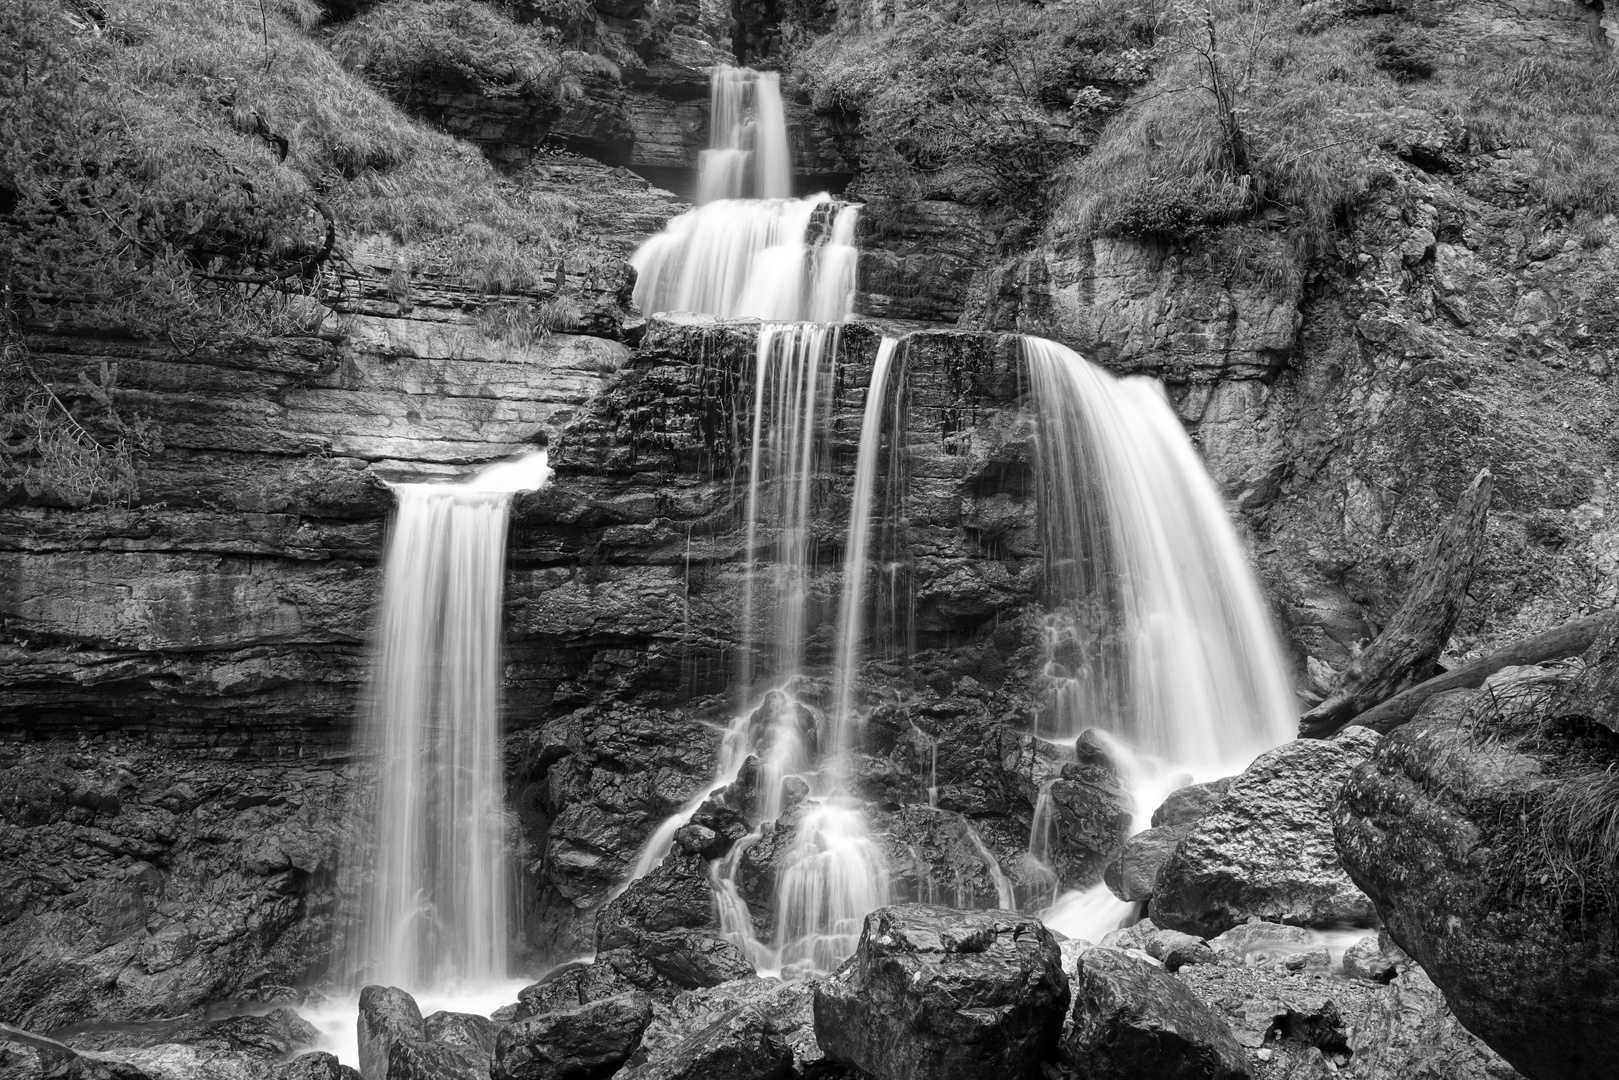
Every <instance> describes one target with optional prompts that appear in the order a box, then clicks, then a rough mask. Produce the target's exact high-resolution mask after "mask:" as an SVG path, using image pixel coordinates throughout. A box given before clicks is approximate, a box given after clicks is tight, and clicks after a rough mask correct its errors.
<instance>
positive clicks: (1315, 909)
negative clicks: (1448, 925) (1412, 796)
mask: <svg viewBox="0 0 1619 1080" xmlns="http://www.w3.org/2000/svg"><path fill="white" fill-rule="evenodd" d="M1377 738H1378V737H1377V735H1376V734H1374V733H1372V732H1370V731H1366V730H1365V729H1363V728H1350V729H1349V730H1348V731H1346V732H1344V733H1343V734H1342V735H1340V736H1339V737H1338V738H1336V739H1333V740H1330V741H1327V740H1317V739H1300V740H1297V741H1295V742H1290V743H1285V744H1283V745H1282V746H1279V747H1277V748H1276V749H1274V750H1271V751H1269V752H1268V753H1265V754H1262V755H1260V757H1259V758H1258V759H1257V760H1255V761H1254V763H1253V764H1252V765H1250V766H1248V768H1247V769H1246V770H1245V771H1244V772H1243V773H1242V775H1241V776H1238V777H1236V778H1235V779H1233V780H1232V782H1231V786H1230V787H1229V788H1227V789H1226V793H1225V794H1224V795H1223V796H1222V797H1221V798H1220V801H1219V802H1218V803H1216V804H1215V806H1214V808H1213V809H1212V810H1210V811H1208V812H1207V813H1205V814H1203V816H1202V817H1201V818H1199V819H1198V821H1197V824H1196V825H1195V826H1193V828H1192V831H1191V832H1189V833H1188V834H1187V835H1186V836H1185V837H1183V838H1182V839H1181V841H1180V843H1179V844H1177V845H1176V846H1175V852H1174V854H1173V855H1172V856H1170V858H1169V860H1168V861H1167V862H1166V863H1165V864H1164V867H1163V870H1162V871H1161V872H1160V874H1159V875H1158V881H1157V885H1156V887H1155V889H1154V891H1153V897H1152V903H1151V906H1150V908H1149V912H1150V914H1151V916H1152V921H1153V922H1155V923H1157V924H1158V925H1159V926H1161V927H1165V928H1168V929H1172V930H1181V931H1184V932H1185V933H1188V934H1197V935H1198V936H1200V937H1205V938H1211V937H1214V936H1215V935H1217V934H1220V933H1223V932H1224V931H1226V930H1229V929H1230V928H1231V927H1233V926H1237V925H1239V924H1240V923H1243V922H1245V921H1247V920H1248V919H1249V918H1250V917H1252V916H1259V917H1260V918H1263V919H1269V920H1273V921H1276V922H1285V923H1292V924H1294V925H1297V926H1337V925H1341V924H1344V923H1349V924H1352V925H1363V926H1364V925H1370V922H1371V919H1372V905H1371V901H1370V900H1369V899H1367V897H1366V895H1365V894H1364V893H1362V892H1361V891H1360V890H1359V889H1358V888H1356V887H1355V884H1354V883H1353V882H1352V881H1350V880H1349V876H1348V875H1347V874H1346V873H1345V872H1344V868H1343V866H1342V864H1341V863H1340V862H1339V860H1338V852H1337V849H1336V848H1335V847H1334V845H1333V837H1332V805H1333V802H1334V800H1336V799H1337V797H1338V791H1339V789H1340V788H1341V787H1342V786H1343V782H1344V780H1345V778H1347V777H1348V775H1349V772H1350V770H1351V769H1353V768H1354V767H1355V766H1356V765H1358V764H1360V763H1361V762H1362V761H1364V760H1365V759H1366V756H1367V755H1368V754H1369V753H1370V752H1371V749H1372V747H1373V746H1375V745H1376V743H1377Z"/></svg>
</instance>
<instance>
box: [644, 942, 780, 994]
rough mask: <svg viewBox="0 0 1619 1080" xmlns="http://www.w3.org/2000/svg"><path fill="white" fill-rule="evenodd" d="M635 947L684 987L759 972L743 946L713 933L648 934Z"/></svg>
mask: <svg viewBox="0 0 1619 1080" xmlns="http://www.w3.org/2000/svg"><path fill="white" fill-rule="evenodd" d="M634 951H635V952H637V953H638V954H639V955H641V956H643V957H645V958H646V961H647V963H648V964H650V965H651V967H652V970H653V971H655V972H657V973H658V974H659V975H660V976H662V977H663V978H664V979H666V980H668V981H669V983H670V985H672V986H678V987H680V988H681V989H683V990H695V989H698V988H699V987H705V986H719V985H721V984H722V983H728V982H731V981H732V980H733V979H746V978H750V977H751V976H753V975H754V974H756V972H755V970H754V967H753V965H752V964H751V963H749V961H748V958H747V957H746V956H745V955H743V952H742V950H741V949H739V948H738V947H737V946H736V945H735V944H733V943H732V942H730V941H727V940H726V939H724V938H721V937H716V936H714V935H712V934H699V933H692V932H690V931H686V930H673V931H669V932H667V933H663V934H648V935H646V936H645V937H644V938H642V939H641V940H640V942H638V943H637V944H636V945H635V946H634Z"/></svg>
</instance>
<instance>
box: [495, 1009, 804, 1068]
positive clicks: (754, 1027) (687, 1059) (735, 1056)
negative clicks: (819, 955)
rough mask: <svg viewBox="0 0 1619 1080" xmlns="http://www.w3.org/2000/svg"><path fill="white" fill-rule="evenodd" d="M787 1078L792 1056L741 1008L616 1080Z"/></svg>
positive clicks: (763, 1020) (763, 1016)
mask: <svg viewBox="0 0 1619 1080" xmlns="http://www.w3.org/2000/svg"><path fill="white" fill-rule="evenodd" d="M792 1072H793V1051H792V1049H791V1048H790V1047H789V1046H788V1045H787V1041H786V1039H784V1038H783V1036H782V1033H781V1032H780V1031H779V1030H778V1027H777V1025H776V1024H775V1023H773V1022H772V1020H771V1017H770V1016H769V1014H768V1013H767V1012H766V1011H765V1010H764V1009H763V1008H761V1007H760V1006H758V1005H743V1006H739V1007H737V1008H734V1009H729V1010H726V1011H725V1012H724V1013H722V1014H721V1015H720V1016H719V1017H718V1018H717V1019H714V1020H712V1021H711V1022H709V1023H708V1024H707V1025H705V1026H703V1027H700V1028H698V1029H697V1030H695V1031H693V1032H691V1033H690V1034H689V1035H687V1036H686V1037H685V1038H684V1039H681V1040H679V1041H678V1042H674V1043H672V1044H668V1045H665V1046H662V1047H660V1048H659V1049H658V1050H657V1051H656V1052H655V1053H653V1054H651V1055H649V1056H648V1057H647V1059H646V1060H645V1061H642V1062H641V1063H639V1064H637V1065H634V1066H632V1067H631V1068H628V1069H625V1070H624V1071H623V1072H621V1073H619V1074H618V1080H785V1078H786V1077H788V1076H790V1075H792ZM496 1080H500V1078H499V1077H496Z"/></svg>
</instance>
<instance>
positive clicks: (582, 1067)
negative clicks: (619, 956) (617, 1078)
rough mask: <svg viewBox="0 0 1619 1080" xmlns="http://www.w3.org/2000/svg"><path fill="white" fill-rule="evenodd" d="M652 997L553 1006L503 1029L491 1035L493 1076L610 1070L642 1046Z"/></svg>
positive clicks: (532, 1077)
mask: <svg viewBox="0 0 1619 1080" xmlns="http://www.w3.org/2000/svg"><path fill="white" fill-rule="evenodd" d="M651 1022H652V1000H651V999H650V998H648V997H647V996H645V995H644V994H619V995H617V996H615V997H609V998H603V999H602V1000H600V1001H592V1002H590V1003H588V1004H585V1005H580V1006H578V1007H577V1008H573V1009H558V1010H555V1011H552V1012H547V1013H543V1014H541V1015H540V1016H536V1017H532V1018H530V1019H528V1020H522V1021H519V1022H518V1023H515V1024H511V1025H509V1026H507V1027H505V1028H502V1029H501V1031H500V1033H499V1035H498V1036H496V1040H495V1054H494V1064H493V1067H492V1068H491V1069H490V1076H491V1077H492V1078H493V1080H564V1078H566V1077H585V1076H593V1075H600V1074H606V1073H610V1072H612V1071H613V1070H614V1069H616V1068H617V1067H618V1066H619V1065H622V1064H623V1063H624V1062H626V1061H628V1060H629V1058H630V1055H631V1054H633V1053H635V1050H636V1048H637V1047H639V1046H640V1045H641V1033H642V1032H644V1031H645V1030H646V1027H647V1025H648V1024H650V1023H651Z"/></svg>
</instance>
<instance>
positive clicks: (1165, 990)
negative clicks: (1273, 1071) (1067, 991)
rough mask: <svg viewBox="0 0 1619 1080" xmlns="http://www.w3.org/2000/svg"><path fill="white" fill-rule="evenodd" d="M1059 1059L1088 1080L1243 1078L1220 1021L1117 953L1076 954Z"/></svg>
mask: <svg viewBox="0 0 1619 1080" xmlns="http://www.w3.org/2000/svg"><path fill="white" fill-rule="evenodd" d="M1071 990H1072V993H1073V1006H1072V1009H1071V1013H1070V1020H1069V1023H1068V1024H1067V1026H1066V1027H1065V1029H1064V1031H1063V1038H1062V1054H1063V1059H1064V1060H1065V1061H1066V1062H1067V1063H1068V1064H1069V1065H1070V1066H1071V1067H1072V1068H1073V1069H1074V1071H1075V1072H1076V1073H1077V1074H1078V1075H1080V1076H1083V1077H1085V1078H1086V1080H1135V1078H1137V1077H1152V1078H1153V1080H1246V1078H1247V1077H1248V1075H1249V1072H1248V1059H1247V1056H1246V1055H1244V1054H1243V1051H1242V1047H1241V1046H1240V1045H1239V1044H1238V1043H1237V1040H1236V1038H1235V1037H1234V1036H1233V1035H1232V1034H1231V1029H1230V1027H1228V1026H1227V1025H1226V1022H1225V1021H1224V1020H1222V1019H1221V1018H1220V1017H1219V1016H1217V1015H1216V1014H1215V1013H1214V1011H1213V1010H1211V1009H1210V1008H1209V1007H1208V1006H1207V1005H1205V1004H1203V1002H1201V1001H1199V1000H1198V999H1197V998H1196V997H1194V996H1193V995H1192V992H1191V991H1189V990H1187V989H1186V987H1185V986H1184V985H1183V984H1182V983H1181V981H1180V980H1179V979H1177V978H1176V977H1175V976H1173V975H1171V974H1169V972H1167V971H1165V970H1164V969H1163V968H1160V967H1157V966H1156V965H1154V964H1151V963H1149V962H1147V961H1146V960H1143V959H1141V958H1139V957H1136V956H1132V955H1130V954H1129V953H1126V952H1125V951H1124V950H1122V949H1110V948H1105V947H1103V946H1093V947H1091V948H1089V949H1086V950H1084V951H1083V952H1081V953H1080V954H1079V962H1078V965H1077V967H1076V969H1075V972H1074V978H1073V981H1072V984H1071Z"/></svg>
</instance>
